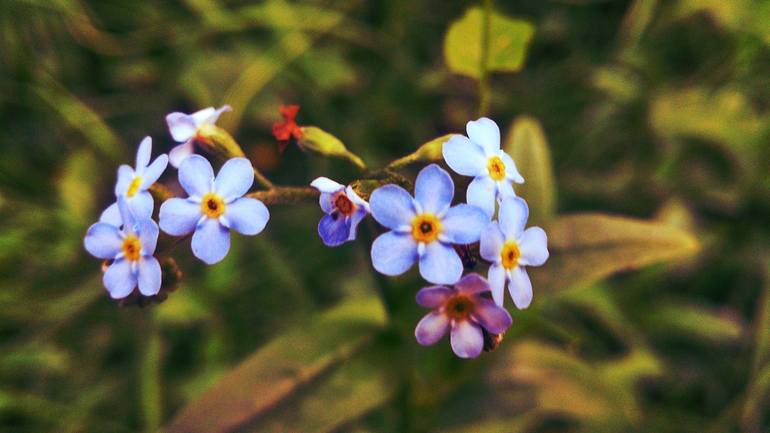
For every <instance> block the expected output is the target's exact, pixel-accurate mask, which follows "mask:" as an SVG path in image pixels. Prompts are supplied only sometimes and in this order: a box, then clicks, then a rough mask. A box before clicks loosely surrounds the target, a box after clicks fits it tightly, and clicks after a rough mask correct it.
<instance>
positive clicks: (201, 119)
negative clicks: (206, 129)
mask: <svg viewBox="0 0 770 433" xmlns="http://www.w3.org/2000/svg"><path fill="white" fill-rule="evenodd" d="M215 113H216V110H215V109H214V107H206V108H204V109H202V110H198V111H196V112H195V113H193V114H191V115H190V117H191V118H192V120H193V122H194V123H195V126H196V127H197V126H201V125H203V124H204V123H208V120H209V119H210V118H211V117H212V116H214V114H215Z"/></svg>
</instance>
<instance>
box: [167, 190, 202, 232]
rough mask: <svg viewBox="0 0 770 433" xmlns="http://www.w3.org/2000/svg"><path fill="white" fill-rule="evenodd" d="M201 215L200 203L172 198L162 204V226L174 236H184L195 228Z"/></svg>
mask: <svg viewBox="0 0 770 433" xmlns="http://www.w3.org/2000/svg"><path fill="white" fill-rule="evenodd" d="M201 215H202V214H201V207H200V204H198V203H194V202H192V201H190V200H187V199H184V198H171V199H168V200H166V201H165V202H163V204H162V205H161V206H160V228H161V229H162V230H163V231H164V232H166V233H168V234H170V235H172V236H183V235H186V234H188V233H190V232H192V231H193V230H195V226H196V225H197V224H198V221H199V220H200V218H201Z"/></svg>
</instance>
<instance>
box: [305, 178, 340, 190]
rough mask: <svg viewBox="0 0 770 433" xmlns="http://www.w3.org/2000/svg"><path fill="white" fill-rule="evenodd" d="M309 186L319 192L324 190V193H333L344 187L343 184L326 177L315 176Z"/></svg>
mask: <svg viewBox="0 0 770 433" xmlns="http://www.w3.org/2000/svg"><path fill="white" fill-rule="evenodd" d="M310 186H312V187H313V188H315V189H317V190H318V191H319V192H326V193H335V192H337V191H339V190H341V189H345V185H342V184H339V183H337V182H335V181H333V180H331V179H329V178H328V177H323V176H322V177H317V178H315V179H314V180H313V181H312V182H310Z"/></svg>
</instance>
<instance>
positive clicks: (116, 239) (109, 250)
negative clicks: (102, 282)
mask: <svg viewBox="0 0 770 433" xmlns="http://www.w3.org/2000/svg"><path fill="white" fill-rule="evenodd" d="M83 245H84V246H85V248H86V251H88V252H89V253H90V254H91V255H92V256H94V257H96V258H97V259H114V258H115V256H116V255H118V253H120V249H121V248H122V246H123V239H122V238H121V236H120V231H119V230H118V228H117V227H116V226H115V225H112V224H108V223H105V222H98V223H96V224H94V225H92V226H91V227H89V228H88V232H86V237H85V239H83Z"/></svg>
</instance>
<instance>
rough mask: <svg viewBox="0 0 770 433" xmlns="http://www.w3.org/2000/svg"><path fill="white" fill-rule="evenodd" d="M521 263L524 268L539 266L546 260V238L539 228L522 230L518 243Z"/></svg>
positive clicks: (543, 231)
mask: <svg viewBox="0 0 770 433" xmlns="http://www.w3.org/2000/svg"><path fill="white" fill-rule="evenodd" d="M519 248H521V263H522V264H523V265H526V266H540V265H542V264H543V263H545V261H546V260H548V236H546V234H545V230H543V229H541V228H540V227H530V228H528V229H526V230H524V234H522V236H521V240H520V241H519Z"/></svg>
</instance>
